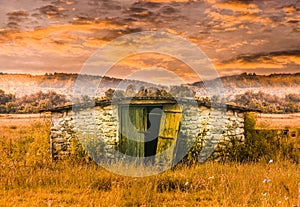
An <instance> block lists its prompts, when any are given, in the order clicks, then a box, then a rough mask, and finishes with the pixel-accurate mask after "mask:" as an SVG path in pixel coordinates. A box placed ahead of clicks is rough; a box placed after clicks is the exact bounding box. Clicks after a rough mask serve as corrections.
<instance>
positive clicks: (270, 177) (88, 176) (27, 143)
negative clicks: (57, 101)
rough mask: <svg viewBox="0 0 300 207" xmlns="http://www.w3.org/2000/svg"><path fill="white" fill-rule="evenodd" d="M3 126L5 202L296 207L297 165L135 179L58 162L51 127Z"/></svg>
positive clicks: (197, 168) (0, 201) (0, 193)
mask: <svg viewBox="0 0 300 207" xmlns="http://www.w3.org/2000/svg"><path fill="white" fill-rule="evenodd" d="M28 123H29V122H27V126H26V125H25V124H24V125H22V126H20V125H18V124H13V122H12V121H11V122H10V124H5V125H1V126H0V206H270V207H274V206H284V207H286V206H294V205H297V202H298V183H299V182H300V171H299V165H297V164H293V163H290V162H287V161H280V162H279V161H278V162H274V163H271V164H269V163H263V162H262V163H249V164H238V163H227V164H220V163H213V162H207V163H205V164H199V165H194V166H192V167H186V166H178V167H177V168H176V169H173V170H169V171H167V172H164V173H162V174H159V175H156V176H151V177H143V178H132V177H123V176H120V175H115V174H112V173H110V172H108V171H106V170H105V169H103V168H101V167H100V166H97V165H96V164H93V163H85V162H82V161H79V160H76V159H69V160H65V161H58V162H53V161H51V159H50V154H49V144H48V135H49V128H50V127H49V125H48V124H47V123H45V122H40V121H38V120H36V121H33V120H31V124H28Z"/></svg>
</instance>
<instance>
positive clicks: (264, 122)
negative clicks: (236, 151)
mask: <svg viewBox="0 0 300 207" xmlns="http://www.w3.org/2000/svg"><path fill="white" fill-rule="evenodd" d="M256 127H257V128H272V129H278V128H280V129H283V128H300V113H293V114H263V113H262V114H257V116H256Z"/></svg>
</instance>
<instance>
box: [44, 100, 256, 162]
mask: <svg viewBox="0 0 300 207" xmlns="http://www.w3.org/2000/svg"><path fill="white" fill-rule="evenodd" d="M48 111H50V112H51V121H52V127H51V134H50V144H51V155H52V158H53V159H63V158H64V157H66V156H69V155H70V154H72V153H74V143H78V142H79V143H80V144H81V145H82V146H83V148H84V149H85V151H86V152H87V153H88V154H89V156H90V157H91V158H92V159H94V160H95V161H99V160H100V159H104V160H105V161H118V160H120V159H124V157H126V158H128V159H129V158H132V159H141V158H142V159H143V161H148V162H151V163H156V162H176V163H177V162H178V161H180V160H181V159H182V158H183V157H184V156H185V155H186V154H187V152H188V151H189V150H190V149H191V148H192V147H195V146H196V148H197V146H200V147H199V150H200V149H202V150H201V151H200V152H199V154H198V160H199V161H205V160H206V159H207V158H208V157H209V156H214V155H216V153H217V151H216V147H217V145H218V143H219V142H220V141H226V140H230V139H232V138H234V139H238V140H239V141H241V142H243V141H244V118H245V113H246V112H248V111H251V110H250V109H246V108H243V107H238V106H233V105H228V104H222V105H221V104H212V103H210V102H208V101H203V100H197V99H188V98H186V99H185V98H180V99H176V98H172V97H123V98H119V99H114V100H113V99H112V98H103V99H99V100H97V101H95V102H93V103H92V104H77V105H68V106H63V107H58V108H54V109H51V110H48ZM158 155H162V156H160V157H159V156H158ZM158 157H159V158H158Z"/></svg>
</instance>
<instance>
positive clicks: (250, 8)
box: [213, 2, 261, 14]
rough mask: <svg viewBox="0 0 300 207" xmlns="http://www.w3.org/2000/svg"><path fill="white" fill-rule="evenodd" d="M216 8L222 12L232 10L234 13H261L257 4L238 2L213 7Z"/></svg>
mask: <svg viewBox="0 0 300 207" xmlns="http://www.w3.org/2000/svg"><path fill="white" fill-rule="evenodd" d="M213 7H214V8H216V9H220V10H230V11H234V12H242V13H247V14H255V13H259V12H261V10H260V9H259V8H258V6H257V5H256V4H244V3H238V2H231V3H219V4H215V5H213Z"/></svg>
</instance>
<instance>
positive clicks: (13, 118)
mask: <svg viewBox="0 0 300 207" xmlns="http://www.w3.org/2000/svg"><path fill="white" fill-rule="evenodd" d="M47 117H48V118H50V116H49V115H45V114H0V125H1V126H28V125H30V124H32V123H33V122H38V121H43V120H44V119H45V118H47Z"/></svg>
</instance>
